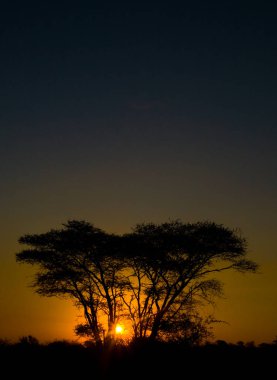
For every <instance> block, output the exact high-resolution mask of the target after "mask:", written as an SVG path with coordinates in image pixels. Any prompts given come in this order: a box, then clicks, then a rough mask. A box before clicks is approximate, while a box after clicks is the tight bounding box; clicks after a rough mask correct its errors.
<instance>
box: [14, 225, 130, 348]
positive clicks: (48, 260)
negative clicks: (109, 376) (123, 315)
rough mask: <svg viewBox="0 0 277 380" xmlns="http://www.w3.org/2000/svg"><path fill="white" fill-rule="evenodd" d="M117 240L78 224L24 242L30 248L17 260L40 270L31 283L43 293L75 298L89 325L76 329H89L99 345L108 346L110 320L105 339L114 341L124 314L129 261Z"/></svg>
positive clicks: (88, 226) (90, 227)
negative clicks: (123, 257) (125, 272)
mask: <svg viewBox="0 0 277 380" xmlns="http://www.w3.org/2000/svg"><path fill="white" fill-rule="evenodd" d="M116 240H117V237H116V236H115V235H110V234H107V233H105V232H104V231H102V230H100V229H98V228H95V227H94V226H93V225H91V224H90V223H87V222H84V221H76V220H73V221H69V222H67V223H66V224H64V225H63V228H62V229H59V230H51V231H49V232H47V233H44V234H38V235H25V236H23V237H21V238H20V239H19V242H20V243H21V244H25V245H28V246H29V249H24V250H22V251H21V252H19V253H17V255H16V259H17V261H18V262H20V263H28V264H31V265H37V266H38V271H37V273H36V276H35V278H34V281H33V283H32V286H33V287H34V288H35V289H36V292H37V293H38V294H40V295H43V296H50V297H51V296H63V297H66V298H71V299H73V301H74V303H75V305H76V306H78V307H81V308H82V309H83V313H84V317H85V320H86V324H85V325H83V326H81V325H79V326H77V329H76V330H77V332H78V331H79V332H81V331H84V330H86V332H87V334H88V335H89V336H90V338H92V339H93V340H94V341H95V342H96V343H97V344H102V343H103V339H104V327H105V326H103V321H104V320H105V319H107V323H106V324H107V328H106V329H107V333H106V339H112V338H113V333H114V326H115V323H116V321H117V318H118V317H119V315H120V308H121V306H120V305H121V298H120V294H121V292H122V291H121V289H122V286H123V281H122V280H123V279H122V276H121V271H122V269H123V264H124V262H123V261H122V260H119V259H118V257H117V255H116V252H115V247H116Z"/></svg>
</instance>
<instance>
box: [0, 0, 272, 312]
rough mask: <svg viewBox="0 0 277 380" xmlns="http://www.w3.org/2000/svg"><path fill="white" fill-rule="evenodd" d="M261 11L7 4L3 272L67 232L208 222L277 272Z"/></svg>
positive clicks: (1, 120)
mask: <svg viewBox="0 0 277 380" xmlns="http://www.w3.org/2000/svg"><path fill="white" fill-rule="evenodd" d="M253 3H255V4H252V3H250V2H244V1H239V2H236V1H193V2H191V1H190V2H188V1H182V2H174V1H155V2H153V1H145V2H143V1H139V2H137V1H126V2H120V1H110V2H107V1H97V2H96V1H86V2H82V1H74V2H72V1H55V2H50V1H34V2H28V1H24V2H23V1H9V2H6V4H3V2H2V3H1V6H0V47H1V60H0V156H1V157H0V158H1V160H0V173H1V192H0V208H1V213H2V221H1V223H0V224H1V230H2V231H3V243H2V244H3V247H2V249H1V257H2V258H3V260H4V259H5V260H8V259H7V257H8V255H10V256H9V257H12V258H10V259H9V260H10V264H7V265H9V266H8V269H7V271H11V270H15V269H14V268H15V265H16V264H15V263H14V257H13V256H12V255H13V254H14V247H15V245H16V241H17V238H18V237H19V236H20V234H23V233H35V232H43V231H45V230H47V229H49V228H51V227H55V226H59V225H60V223H63V222H65V221H66V220H67V219H68V218H81V219H87V220H88V221H90V222H94V223H95V224H96V225H98V226H99V227H102V228H107V229H108V230H110V231H114V232H126V231H127V230H128V229H129V228H130V227H131V226H132V225H134V224H135V223H137V222H142V221H151V220H152V221H155V222H160V221H165V220H167V219H168V218H173V219H174V218H181V219H183V220H184V221H194V220H207V219H208V220H214V221H215V222H218V223H223V224H226V225H227V226H229V227H240V228H241V229H242V232H243V233H244V234H245V235H246V238H247V239H248V240H249V245H250V248H251V251H252V252H253V254H254V258H258V259H261V261H267V260H271V259H274V260H276V259H275V258H276V254H277V252H276V244H275V235H276V211H277V210H276V205H277V202H276V193H277V176H276V172H277V153H276V151H277V150H276V141H277V125H276V119H277V116H276V100H277V75H276V68H277V54H276V52H277V50H276V48H277V46H276V45H277V42H276V41H277V23H276V6H275V5H274V2H264V1H263V2H262V1H260V2H253ZM9 260H8V261H9ZM274 262H275V265H276V261H274ZM272 276H273V274H272ZM275 277H276V276H275ZM266 291H267V290H265V292H266ZM249 307H250V306H249Z"/></svg>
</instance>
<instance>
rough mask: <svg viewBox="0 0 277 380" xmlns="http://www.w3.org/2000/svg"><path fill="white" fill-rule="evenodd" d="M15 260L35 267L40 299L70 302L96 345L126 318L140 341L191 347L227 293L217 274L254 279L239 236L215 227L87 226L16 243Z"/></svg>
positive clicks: (70, 225)
mask: <svg viewBox="0 0 277 380" xmlns="http://www.w3.org/2000/svg"><path fill="white" fill-rule="evenodd" d="M19 242H20V243H21V244H25V245H28V246H29V249H24V250H22V251H21V252H19V253H17V255H16V257H17V261H18V262H21V263H27V264H31V265H36V266H37V268H38V269H37V272H36V276H35V278H34V281H33V283H32V286H33V287H34V288H35V289H36V291H37V292H38V293H39V294H40V295H43V296H59V297H60V296H62V297H66V298H71V299H73V301H74V302H75V305H76V306H77V307H79V308H82V310H83V313H84V317H85V324H82V325H78V326H77V327H76V329H75V331H76V333H77V334H78V335H79V336H85V335H88V336H89V337H90V339H92V340H93V341H95V342H96V343H97V344H102V343H103V341H104V340H107V339H108V340H109V339H110V340H113V339H114V328H115V325H116V323H117V321H118V320H120V319H123V318H124V319H128V320H129V321H130V323H131V325H132V329H133V336H134V338H135V339H138V338H146V337H149V338H150V339H154V340H155V339H160V340H187V341H189V342H191V343H197V342H200V341H201V340H203V339H204V338H205V337H207V336H208V335H209V333H210V324H211V323H212V321H213V320H212V318H208V319H205V318H204V317H203V316H201V313H199V311H200V308H201V307H202V306H203V305H205V304H207V303H212V302H214V299H215V297H216V296H218V295H220V294H222V285H221V283H220V282H219V281H218V280H217V279H215V278H213V277H212V275H214V274H216V273H218V272H222V271H225V270H236V271H240V272H255V271H256V268H257V265H256V263H254V262H253V261H250V260H247V259H246V241H245V239H243V238H242V237H241V236H240V234H239V232H238V231H233V230H230V229H228V228H226V227H224V226H222V225H217V224H215V223H211V222H199V223H194V224H190V223H187V224H184V223H182V222H180V221H172V222H168V223H163V224H153V223H148V224H139V225H137V226H136V227H135V228H134V230H133V231H132V232H131V233H129V234H125V235H122V236H119V235H114V234H108V233H106V232H104V231H103V230H101V229H99V228H96V227H94V226H93V225H92V224H90V223H88V222H85V221H76V220H73V221H68V222H67V223H66V224H64V225H63V228H62V229H59V230H50V231H49V232H47V233H44V234H38V235H25V236H23V237H21V238H20V239H19Z"/></svg>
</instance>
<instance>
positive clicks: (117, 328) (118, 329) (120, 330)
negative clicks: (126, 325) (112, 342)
mask: <svg viewBox="0 0 277 380" xmlns="http://www.w3.org/2000/svg"><path fill="white" fill-rule="evenodd" d="M115 333H116V334H123V326H121V325H116V326H115Z"/></svg>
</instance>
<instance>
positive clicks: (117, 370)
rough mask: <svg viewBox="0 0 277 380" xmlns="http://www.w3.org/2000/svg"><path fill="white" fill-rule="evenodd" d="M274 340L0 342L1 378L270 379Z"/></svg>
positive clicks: (275, 348)
mask: <svg viewBox="0 0 277 380" xmlns="http://www.w3.org/2000/svg"><path fill="white" fill-rule="evenodd" d="M276 360H277V345H276V344H262V345H260V346H258V347H256V346H253V345H252V346H251V345H243V344H236V345H231V344H227V343H225V342H217V343H216V344H207V345H205V346H200V347H193V348H188V347H186V346H185V345H183V344H158V343H153V344H150V343H149V342H148V343H145V342H143V343H137V344H134V345H132V346H130V347H123V346H121V347H120V346H118V347H113V348H106V349H105V350H103V349H102V350H99V349H96V348H94V347H89V348H88V347H84V346H82V345H80V344H70V343H68V342H53V343H50V344H48V345H41V344H38V343H32V344H30V343H28V342H25V343H22V342H21V343H17V344H7V343H4V342H2V344H1V345H0V361H1V372H2V373H4V374H5V376H4V377H2V376H1V377H2V378H6V379H14V378H23V377H24V379H43V378H49V379H67V378H70V379H71V378H78V379H83V378H85V379H122V380H123V379H153V380H156V379H170V380H171V379H198V378H199V379H202V378H209V379H226V378H232V379H244V378H245V379H249V378H250V377H254V378H261V379H270V378H274V376H275V372H276Z"/></svg>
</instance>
